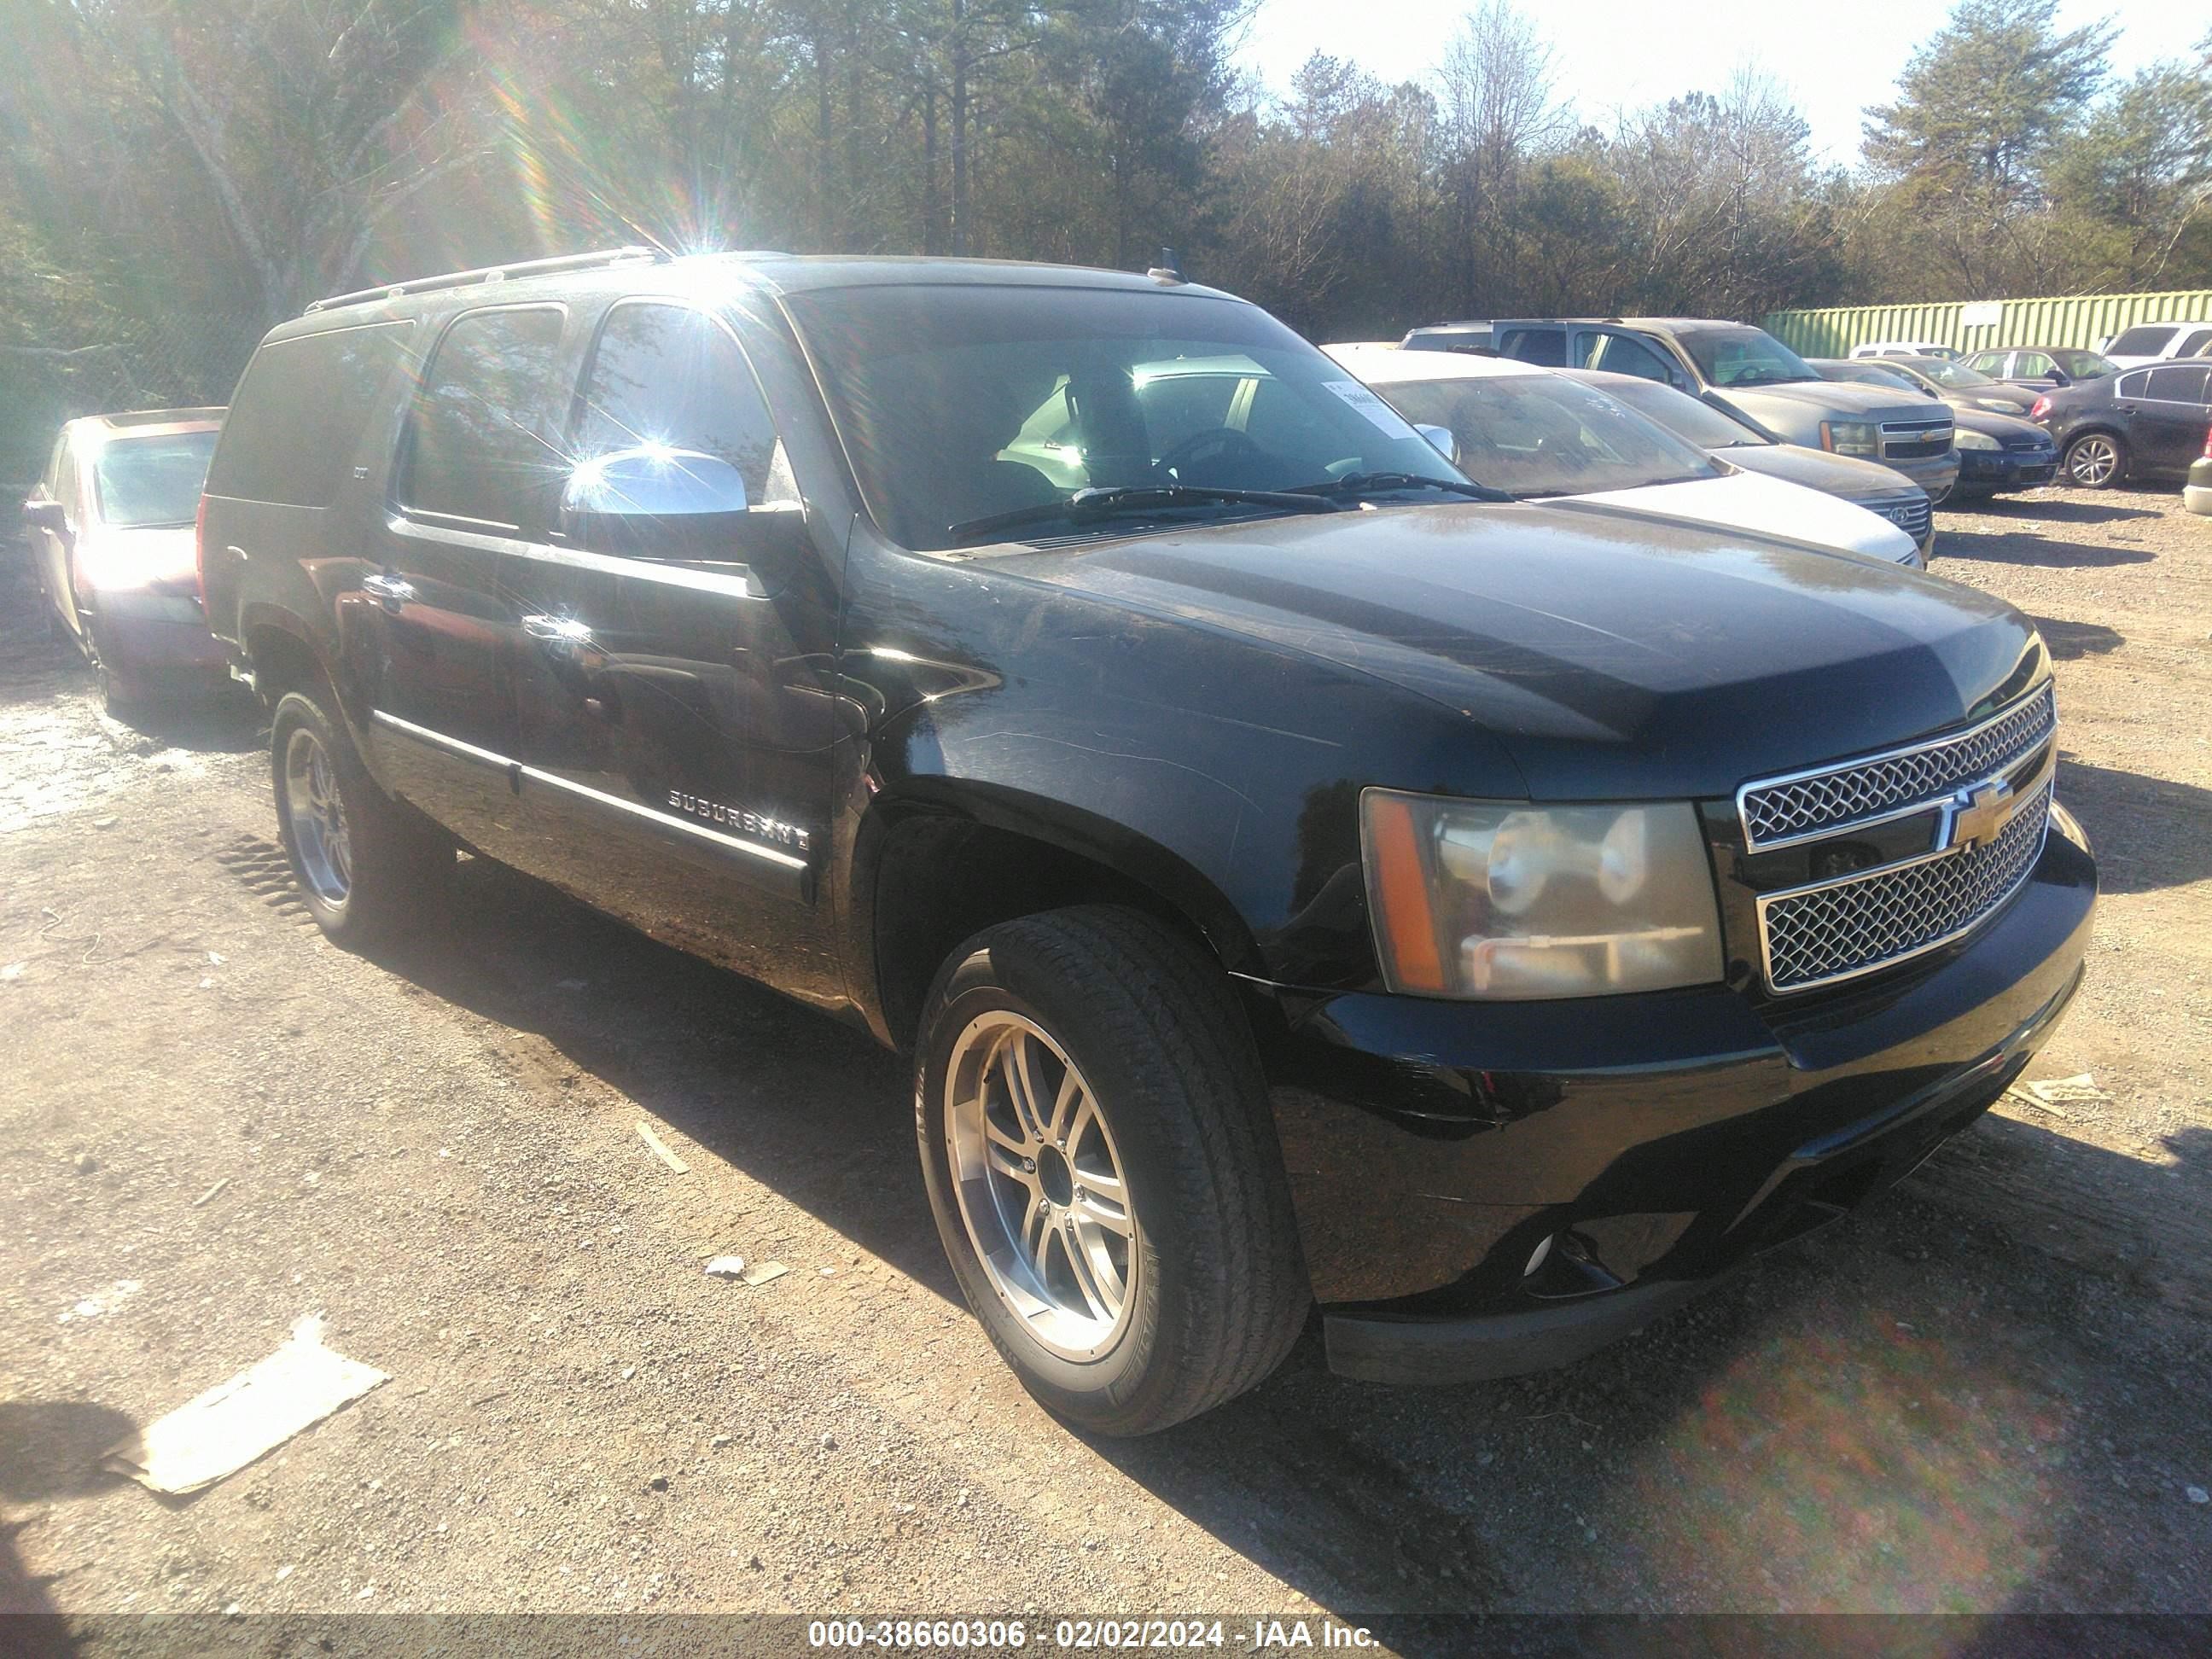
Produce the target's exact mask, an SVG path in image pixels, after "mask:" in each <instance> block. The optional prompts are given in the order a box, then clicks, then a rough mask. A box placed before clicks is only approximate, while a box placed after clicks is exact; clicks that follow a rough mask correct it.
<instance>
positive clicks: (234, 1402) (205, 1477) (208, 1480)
mask: <svg viewBox="0 0 2212 1659" xmlns="http://www.w3.org/2000/svg"><path fill="white" fill-rule="evenodd" d="M390 1381H391V1379H390V1378H389V1377H387V1376H386V1375H385V1374H384V1373H383V1372H382V1371H380V1370H372V1369H371V1368H370V1367H368V1366H367V1365H363V1364H360V1363H359V1362H358V1361H356V1360H351V1359H348V1358H345V1357H344V1356H343V1354H338V1353H334V1352H331V1350H330V1349H328V1348H326V1347H325V1346H323V1322H322V1319H321V1316H319V1315H315V1314H310V1315H308V1316H307V1318H305V1319H302V1320H301V1322H299V1323H298V1324H296V1325H295V1326H293V1327H292V1340H290V1341H289V1342H287V1343H286V1344H285V1345H284V1346H283V1347H281V1348H279V1349H277V1350H276V1352H275V1353H272V1354H270V1356H269V1358H266V1359H264V1360H262V1361H260V1362H259V1363H258V1364H253V1365H249V1366H248V1367H247V1368H246V1370H242V1371H240V1373H239V1374H238V1375H237V1376H234V1377H232V1378H231V1379H230V1380H229V1381H228V1382H227V1383H216V1386H215V1387H213V1388H212V1389H209V1390H208V1391H207V1392H206V1393H205V1394H204V1395H200V1396H199V1398H198V1399H197V1400H193V1401H189V1402H187V1403H186V1404H185V1405H182V1406H179V1407H177V1409H176V1410H174V1411H173V1412H171V1413H169V1414H168V1415H167V1417H164V1418H162V1419H160V1420H159V1421H157V1422H154V1423H150V1424H149V1425H147V1426H146V1427H145V1428H144V1429H143V1430H142V1431H140V1432H139V1433H138V1434H137V1436H135V1437H132V1438H131V1439H129V1440H126V1441H125V1442H123V1443H121V1444H120V1445H117V1446H113V1447H111V1448H110V1449H108V1450H107V1452H106V1454H104V1455H102V1456H101V1458H100V1467H101V1468H105V1469H109V1470H112V1472H113V1473H115V1474H127V1475H129V1476H130V1477H131V1479H132V1480H136V1481H137V1483H138V1484H139V1485H140V1486H144V1487H146V1488H148V1489H149V1491H153V1492H197V1491H199V1490H200V1488H201V1487H203V1486H213V1485H214V1484H215V1483H216V1481H218V1480H222V1478H223V1477H224V1476H225V1475H227V1474H236V1473H237V1472H238V1471H239V1470H240V1469H242V1468H245V1467H246V1465H247V1464H248V1463H251V1462H252V1461H253V1460H254V1459H255V1458H257V1457H258V1456H260V1455H262V1454H263V1453H264V1452H267V1451H272V1450H274V1449H276V1447H278V1446H280V1445H282V1444H283V1443H284V1442H285V1441H287V1440H289V1439H290V1438H291V1437H293V1436H294V1435H295V1434H297V1433H299V1432H300V1431H301V1430H302V1429H304V1428H307V1427H308V1426H309V1425H312V1424H315V1423H319V1422H320V1421H321V1420H322V1419H324V1418H325V1417H328V1416H329V1415H330V1414H331V1413H332V1412H334V1411H336V1410H337V1408H338V1407H341V1406H343V1405H344V1404H345V1403H346V1402H347V1401H350V1400H358V1399H359V1398H361V1396H362V1395H365V1394H367V1393H368V1391H369V1390H370V1389H373V1388H374V1387H376V1385H377V1384H378V1383H388V1382H390Z"/></svg>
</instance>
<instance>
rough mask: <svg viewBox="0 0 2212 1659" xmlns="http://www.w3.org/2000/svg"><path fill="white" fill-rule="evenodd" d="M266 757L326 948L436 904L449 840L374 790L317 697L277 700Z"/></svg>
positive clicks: (392, 926)
mask: <svg viewBox="0 0 2212 1659" xmlns="http://www.w3.org/2000/svg"><path fill="white" fill-rule="evenodd" d="M318 694H319V695H327V694H322V693H320V689H319V688H318ZM269 753H270V775H271V780H272V782H273V784H274V786H275V789H276V828H277V834H278V836H280V838H281V839H282V840H283V843H284V853H285V856H286V857H287V858H289V860H291V865H292V878H293V880H294V881H295V883H297V884H298V886H299V890H300V897H301V901H302V902H304V903H305V904H306V905H307V910H308V913H309V914H310V915H313V917H314V919H315V923H316V926H318V927H320V928H321V929H322V930H323V932H324V933H326V934H328V935H329V936H330V938H331V940H332V941H333V942H334V943H336V944H338V945H347V946H353V945H364V944H368V943H371V942H373V941H374V940H377V939H385V938H388V937H390V936H392V934H394V933H399V932H401V931H404V929H405V928H406V927H407V926H408V925H409V924H410V923H411V922H414V921H416V920H417V919H419V918H421V917H422V916H423V915H427V914H428V912H429V911H430V910H431V909H432V908H433V907H435V904H436V902H437V901H438V899H439V898H440V896H441V895H442V893H443V891H444V890H445V885H446V881H445V878H446V877H447V874H448V873H450V872H451V871H452V869H453V843H452V842H449V841H447V840H446V839H445V838H444V836H442V835H441V833H440V832H439V831H438V829H436V827H435V825H433V824H432V823H430V822H429V820H428V819H427V818H425V817H422V815H421V814H420V813H419V812H417V811H416V810H415V809H414V808H413V807H411V806H409V805H405V804H404V803H403V802H400V801H397V800H394V799H392V797H391V796H389V795H387V794H386V793H384V791H383V790H382V789H381V788H380V787H378V785H377V782H376V781H375V780H374V778H372V777H370V776H369V775H368V771H367V770H366V769H364V768H363V767H362V763H361V757H360V756H359V755H358V754H356V752H355V750H354V746H353V742H352V739H351V738H349V737H348V736H347V735H346V732H345V729H344V727H343V726H340V725H339V724H338V723H337V721H336V720H333V719H331V716H330V715H329V714H326V713H325V712H324V708H323V706H322V704H321V702H319V701H318V700H317V696H316V695H310V694H307V693H303V692H299V691H289V692H287V693H285V695H284V696H283V697H281V698H279V699H278V700H277V703H276V711H275V713H274V714H273V716H272V717H271V719H270V726H269ZM318 762H319V764H318ZM333 806H335V809H336V810H335V811H332V808H333Z"/></svg>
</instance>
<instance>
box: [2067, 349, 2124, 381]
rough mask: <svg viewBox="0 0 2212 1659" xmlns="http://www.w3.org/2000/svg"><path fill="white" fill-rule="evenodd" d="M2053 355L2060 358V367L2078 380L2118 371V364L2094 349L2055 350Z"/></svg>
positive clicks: (2097, 377)
mask: <svg viewBox="0 0 2212 1659" xmlns="http://www.w3.org/2000/svg"><path fill="white" fill-rule="evenodd" d="M2051 356H2054V357H2056V358H2057V360H2058V367H2059V368H2063V369H2064V370H2065V371H2066V372H2067V373H2068V374H2071V375H2072V376H2073V377H2074V378H2075V380H2097V379H2099V378H2100V377H2101V376H2103V375H2106V374H2117V373H2118V364H2116V363H2114V362H2112V361H2111V360H2110V359H2109V358H2105V357H2100V356H2098V355H2097V354H2096V353H2095V352H2093V351H2054V352H2052V353H2051Z"/></svg>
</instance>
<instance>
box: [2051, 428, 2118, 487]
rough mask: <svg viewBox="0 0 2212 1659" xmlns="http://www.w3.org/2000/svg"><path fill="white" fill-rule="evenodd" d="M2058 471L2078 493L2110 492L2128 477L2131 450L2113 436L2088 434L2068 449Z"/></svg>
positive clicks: (2108, 433)
mask: <svg viewBox="0 0 2212 1659" xmlns="http://www.w3.org/2000/svg"><path fill="white" fill-rule="evenodd" d="M2058 465H2059V471H2062V472H2063V473H2064V474H2065V475H2066V482H2067V483H2070V484H2072V485H2073V486H2074V487H2075V489H2111V488H2112V486H2113V485H2114V484H2116V483H2119V482H2120V481H2121V480H2122V479H2123V478H2124V477H2127V476H2128V447H2127V445H2125V444H2124V443H2123V442H2121V441H2120V439H2119V437H2118V435H2117V434H2115V433H2111V432H2085V433H2083V434H2082V435H2081V436H2080V437H2078V438H2075V439H2074V440H2072V441H2070V442H2069V443H2068V444H2067V446H2066V453H2065V454H2064V455H2063V457H2061V458H2060V460H2059V464H2058Z"/></svg>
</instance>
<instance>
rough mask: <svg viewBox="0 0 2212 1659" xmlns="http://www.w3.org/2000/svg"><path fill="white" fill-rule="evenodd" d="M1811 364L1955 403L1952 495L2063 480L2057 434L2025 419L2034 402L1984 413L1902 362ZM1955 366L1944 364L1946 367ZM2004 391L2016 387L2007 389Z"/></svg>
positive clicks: (1827, 376) (1829, 373)
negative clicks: (2055, 441)
mask: <svg viewBox="0 0 2212 1659" xmlns="http://www.w3.org/2000/svg"><path fill="white" fill-rule="evenodd" d="M1806 361H1808V362H1810V363H1811V364H1812V365H1813V367H1814V368H1817V369H1819V370H1820V374H1821V378H1822V379H1824V380H1858V381H1862V382H1863V383H1864V384H1866V385H1868V386H1902V387H1905V388H1907V389H1909V390H1911V391H1914V392H1919V393H1920V394H1921V395H1922V396H1923V397H1926V398H1938V399H1941V400H1942V402H1944V403H1946V404H1949V405H1950V408H1951V411H1952V416H1953V419H1954V422H1956V425H1957V428H1958V445H1959V482H1958V483H1957V485H1956V486H1955V487H1954V489H1953V491H1952V493H1953V494H1954V495H1957V496H1960V497H1962V498H1964V497H1970V496H1987V495H2003V494H2005V493H2006V492H2007V491H2008V490H2014V489H2034V488H2035V487H2036V486H2037V485H2039V484H2047V483H2050V482H2051V479H2052V478H2054V477H2057V473H2058V452H2057V449H2056V448H2055V447H2053V446H2052V444H2051V435H2050V434H2048V433H2047V432H2045V431H2044V430H2043V428H2040V427H2039V426H2035V425H2033V424H2032V423H2031V422H2028V421H2027V420H2025V419H2022V418H2021V416H2025V415H2026V414H2027V410H2028V409H2029V408H2032V407H2033V401H2034V400H2033V399H2032V398H2031V399H2028V400H2027V404H2026V405H2025V406H2023V407H2021V409H2020V410H2019V413H2018V414H2017V415H2010V414H1996V413H1993V412H1992V411H1991V410H1988V409H1985V408H1978V407H1976V406H1975V404H1974V403H1973V402H1970V401H1968V400H1966V399H1965V398H1957V397H1950V396H1947V395H1946V394H1945V393H1944V392H1942V391H1940V390H1938V389H1937V387H1936V383H1935V382H1934V381H1932V380H1927V379H1925V378H1923V376H1921V375H1918V374H1914V373H1913V372H1912V370H1911V369H1910V368H1907V367H1906V366H1905V363H1904V362H1901V361H1898V360H1894V359H1889V358H1875V357H1812V358H1808V359H1807V360H1806ZM1924 361H1927V362H1934V361H1936V360H1935V359H1933V358H1929V359H1926V360H1924ZM1953 366H1954V365H1952V364H1949V363H1946V364H1944V365H1943V367H1944V368H1952V367H1953ZM2004 390H2006V391H2008V392H2009V391H2012V390H2014V388H2013V387H2010V386H2007V387H2005V388H2004Z"/></svg>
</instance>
